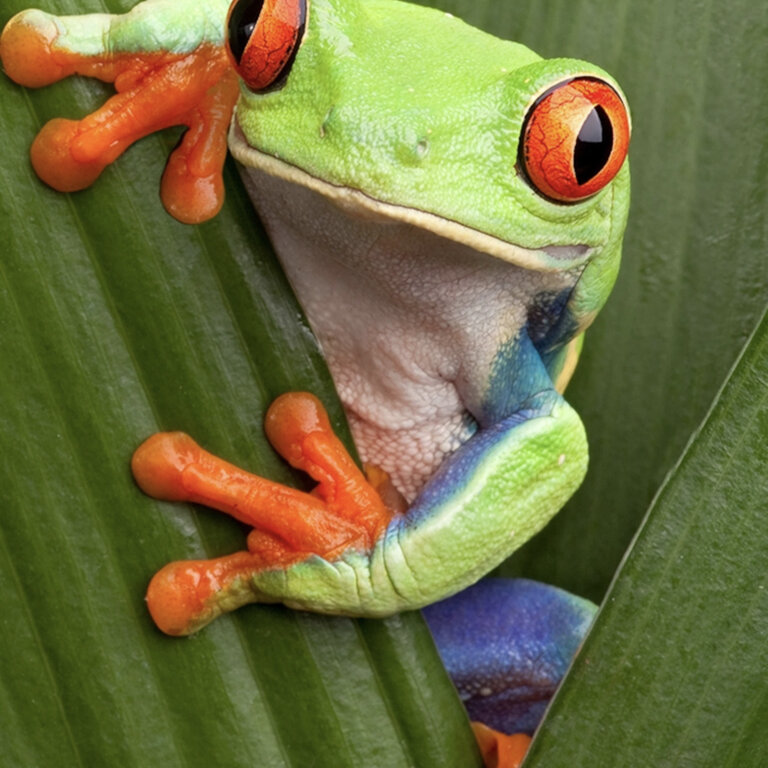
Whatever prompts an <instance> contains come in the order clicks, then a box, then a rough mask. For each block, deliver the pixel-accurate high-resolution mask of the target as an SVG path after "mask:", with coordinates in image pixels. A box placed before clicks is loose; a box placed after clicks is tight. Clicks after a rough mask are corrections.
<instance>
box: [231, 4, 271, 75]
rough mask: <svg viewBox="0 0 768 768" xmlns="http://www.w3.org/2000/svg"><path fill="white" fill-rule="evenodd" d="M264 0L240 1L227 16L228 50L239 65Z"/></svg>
mask: <svg viewBox="0 0 768 768" xmlns="http://www.w3.org/2000/svg"><path fill="white" fill-rule="evenodd" d="M263 7H264V0H240V2H239V3H237V5H235V7H234V8H233V9H232V13H231V14H230V16H229V29H228V32H229V50H230V51H232V55H233V56H234V57H235V61H236V62H237V63H238V64H239V63H240V61H241V59H242V58H243V52H244V51H245V46H246V45H248V41H249V40H250V39H251V35H252V34H253V30H254V29H255V28H256V24H257V23H258V21H259V16H261V10H262V8H263Z"/></svg>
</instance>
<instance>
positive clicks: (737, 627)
mask: <svg viewBox="0 0 768 768" xmlns="http://www.w3.org/2000/svg"><path fill="white" fill-rule="evenodd" d="M767 448H768V315H766V316H764V318H763V321H762V323H761V324H760V326H759V327H758V329H757V331H756V332H755V335H754V337H753V339H752V341H751V343H750V344H749V346H748V348H747V349H746V351H745V353H744V355H743V357H742V358H741V360H740V362H739V364H738V366H737V367H736V369H735V370H734V372H733V374H732V375H731V377H730V378H729V380H728V382H727V384H726V386H725V388H724V389H723V391H722V393H721V394H720V397H719V398H718V399H717V402H716V403H715V405H714V407H713V408H712V410H711V412H710V413H709V415H708V417H707V419H706V421H705V423H704V425H703V426H702V428H701V431H700V432H699V433H698V434H696V436H695V437H694V439H693V441H692V442H691V444H690V445H689V446H688V448H687V450H686V451H685V454H684V455H683V457H682V459H681V461H680V462H679V464H678V465H677V466H676V467H675V469H674V471H673V472H672V474H671V476H670V477H669V479H668V480H667V482H666V483H665V485H664V486H663V488H662V489H661V491H660V492H659V494H658V496H657V497H656V499H655V501H654V504H653V506H652V508H651V510H650V512H649V515H648V518H647V520H646V522H645V524H644V526H643V528H642V530H641V531H640V533H639V536H638V539H637V541H636V542H635V544H634V546H633V548H632V550H631V553H630V555H629V556H628V558H627V560H626V562H625V563H624V565H623V567H622V569H621V571H620V573H619V575H618V578H617V581H616V583H615V584H614V585H613V587H612V589H611V590H610V591H609V593H608V596H607V599H606V602H605V604H604V607H603V609H602V612H601V615H600V617H599V620H598V623H597V626H596V628H595V629H594V630H593V632H592V633H591V635H590V636H589V639H588V640H587V642H586V644H585V646H584V648H583V649H582V651H581V652H580V654H579V657H578V659H577V662H576V665H575V668H574V669H573V670H572V672H571V677H570V679H569V683H570V684H569V685H568V686H567V687H566V688H564V689H563V690H562V691H561V692H560V694H559V695H558V696H557V698H556V700H555V702H554V704H553V706H552V707H551V710H550V713H549V717H548V719H547V721H546V727H545V728H544V729H542V732H541V734H540V738H537V739H536V741H535V743H534V746H533V747H532V749H531V753H530V755H529V759H528V760H526V763H525V764H526V766H531V767H532V768H533V767H534V766H542V767H543V766H546V768H558V766H563V767H565V766H568V768H570V766H573V765H600V766H601V768H602V767H603V766H604V767H605V768H610V766H628V765H632V766H635V765H663V766H668V767H669V768H678V767H679V768H683V766H696V768H706V766H712V768H715V766H716V767H717V768H729V767H730V766H734V767H738V768H751V767H753V766H754V768H760V767H761V766H764V765H765V758H766V755H768V731H766V728H765V724H766V722H767V721H768V684H767V683H766V674H765V673H766V670H767V669H768V644H766V642H765V638H766V637H768V547H766V536H765V531H766V521H765V513H766V499H768V473H766V470H765V463H766V456H767V455H768V451H767V450H766V449H767ZM575 713H578V716H574V715H575Z"/></svg>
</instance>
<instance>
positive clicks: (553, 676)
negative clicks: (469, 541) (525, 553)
mask: <svg viewBox="0 0 768 768" xmlns="http://www.w3.org/2000/svg"><path fill="white" fill-rule="evenodd" d="M596 610H597V606H595V605H593V604H592V603H590V602H589V601H588V600H584V599H582V598H579V597H576V596H575V595H571V594H569V593H568V592H565V591H563V590H561V589H557V588H556V587H550V586H548V585H546V584H539V583H538V582H534V581H528V580H526V579H486V580H484V581H481V582H479V583H478V584H475V585H474V586H473V587H470V588H469V589H466V590H464V591H463V592H460V593H459V594H458V595H455V596H453V597H451V598H448V599H447V600H443V601H442V602H439V603H435V604H434V605H430V606H428V607H427V608H424V609H423V611H422V612H423V614H424V617H425V618H426V620H427V624H428V625H429V628H430V630H431V631H432V634H433V636H434V638H435V642H436V644H437V647H438V650H439V652H440V656H441V657H442V659H443V663H444V664H445V666H446V669H447V670H448V673H449V674H450V676H451V679H452V680H453V683H454V685H455V686H456V688H457V689H458V691H459V695H460V697H461V699H462V701H463V702H464V705H465V706H466V708H467V712H468V714H469V717H470V719H471V720H479V721H480V722H482V723H485V724H486V725H488V726H490V727H491V728H495V729H496V730H499V731H503V732H505V733H529V734H531V733H533V731H534V730H535V729H536V726H537V725H538V723H539V720H540V719H541V717H542V715H543V714H544V710H545V709H546V706H547V704H548V703H549V699H550V698H551V696H552V694H553V693H554V692H555V689H556V688H557V686H558V684H559V683H560V680H561V679H562V677H563V675H564V674H565V671H566V670H567V669H568V665H569V664H570V662H571V659H572V658H573V656H574V654H575V653H576V651H577V649H578V647H579V645H580V644H581V642H582V640H583V639H584V636H585V635H586V632H587V630H588V628H589V626H590V624H591V623H592V619H593V618H594V615H595V611H596Z"/></svg>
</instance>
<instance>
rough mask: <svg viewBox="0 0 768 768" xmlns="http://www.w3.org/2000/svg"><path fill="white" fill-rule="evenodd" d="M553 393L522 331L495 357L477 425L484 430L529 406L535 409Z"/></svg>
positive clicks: (529, 340) (524, 329)
mask: <svg viewBox="0 0 768 768" xmlns="http://www.w3.org/2000/svg"><path fill="white" fill-rule="evenodd" d="M552 389H553V384H552V379H551V377H550V375H549V372H548V371H547V369H546V367H545V366H544V363H543V362H542V359H541V355H540V354H539V351H538V350H537V349H536V347H535V346H534V344H533V342H532V341H531V338H530V336H529V335H528V330H527V328H523V329H521V331H520V332H519V333H518V335H517V336H516V337H515V338H514V339H512V340H511V341H509V342H507V343H506V344H505V345H504V346H502V347H501V349H500V350H499V352H498V354H497V355H496V359H495V360H494V362H493V366H492V368H491V372H490V375H489V377H488V388H487V390H486V394H485V398H484V399H483V404H482V407H481V413H480V414H479V417H478V422H479V423H480V426H481V427H486V426H488V425H490V424H496V423H497V422H499V421H502V420H503V419H506V418H507V417H509V416H511V415H512V414H515V413H519V412H520V411H522V410H524V409H526V408H528V407H531V405H533V407H534V408H536V406H537V405H538V404H536V402H535V401H536V399H537V396H539V395H541V394H542V393H545V392H547V391H548V390H550V391H551V390H552ZM538 407H541V406H540V405H539V406H538Z"/></svg>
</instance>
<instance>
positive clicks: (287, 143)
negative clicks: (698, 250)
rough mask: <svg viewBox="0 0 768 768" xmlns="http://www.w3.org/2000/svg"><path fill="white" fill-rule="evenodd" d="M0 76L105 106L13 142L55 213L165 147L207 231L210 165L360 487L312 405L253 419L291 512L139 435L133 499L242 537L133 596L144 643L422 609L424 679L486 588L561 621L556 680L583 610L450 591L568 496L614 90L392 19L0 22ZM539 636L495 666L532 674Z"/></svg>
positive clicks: (459, 31) (279, 2) (346, 7)
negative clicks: (174, 140)
mask: <svg viewBox="0 0 768 768" xmlns="http://www.w3.org/2000/svg"><path fill="white" fill-rule="evenodd" d="M0 57H2V61H3V66H4V69H5V71H6V73H7V74H8V75H9V76H10V77H11V78H12V79H14V80H16V81H17V82H19V83H20V84H22V85H26V86H29V87H38V86H42V85H47V84H49V83H51V82H54V81H56V80H59V79H61V78H63V77H67V76H69V75H72V74H80V75H86V76H92V77H98V78H100V79H102V80H105V81H108V82H114V84H115V88H116V91H117V93H116V95H115V96H113V97H112V98H111V99H109V100H108V101H107V102H106V104H105V105H104V106H102V107H101V108H100V109H98V110H97V111H96V112H94V113H93V114H92V115H89V116H86V117H85V118H83V119H81V120H65V119H61V118H59V119H55V120H53V121H51V122H49V123H48V124H46V125H45V126H44V127H43V129H42V130H41V131H40V133H39V134H38V136H37V137H36V139H35V140H34V142H33V144H32V147H31V149H30V158H31V162H32V165H33V167H34V168H35V170H36V172H37V173H38V175H39V176H40V178H41V179H42V180H43V181H45V182H46V183H47V184H49V185H50V186H52V187H54V188H55V189H58V190H61V191H64V192H73V191H77V190H79V189H83V188H85V187H87V186H90V185H91V184H93V183H95V182H96V180H97V178H98V176H99V175H100V174H101V173H102V172H103V170H104V169H105V168H106V167H107V166H108V165H109V164H110V163H112V162H114V161H115V160H116V159H117V158H118V157H119V156H120V155H121V154H122V153H123V152H125V151H126V150H127V148H128V147H129V146H130V145H131V144H132V143H133V142H134V141H136V140H137V139H139V138H141V137H142V136H144V135H146V134H148V133H151V132H153V131H156V130H160V129H162V128H165V127H167V126H170V125H185V126H187V128H188V130H187V131H186V133H185V134H184V136H183V138H182V140H181V142H180V144H179V146H178V147H177V148H176V149H175V150H174V151H173V153H172V154H171V156H170V158H169V161H168V164H167V166H166V169H165V171H164V173H163V177H162V180H161V185H160V188H161V199H162V202H163V204H164V206H165V207H166V209H167V210H168V212H169V213H170V214H171V215H173V216H175V217H176V218H178V219H179V220H180V221H183V222H186V223H190V224H194V223H198V222H201V221H204V220H206V219H208V218H210V217H211V216H214V215H215V214H216V213H217V211H218V210H219V209H220V207H221V205H222V202H223V198H224V194H225V191H224V188H223V182H222V177H221V169H222V165H223V163H224V159H225V156H226V152H227V148H228V149H229V151H230V152H231V153H232V155H234V157H235V158H236V160H237V161H238V162H239V164H240V169H241V174H242V177H243V180H244V183H245V186H246V188H247V190H248V193H249V195H250V196H251V199H252V200H253V202H254V205H255V208H256V210H257V211H258V214H259V217H260V218H261V220H262V222H263V224H264V226H265V228H266V230H267V232H268V234H269V236H270V239H271V241H272V244H273V246H274V248H275V251H276V253H277V255H278V258H279V260H280V262H281V264H282V266H283V269H284V270H285V272H286V274H287V276H288V278H289V281H290V283H291V286H292V287H293V290H294V291H295V293H296V296H297V298H298V300H299V302H300V304H301V306H302V308H303V309H304V311H305V313H306V316H307V318H308V320H309V323H310V325H311V327H312V330H313V332H314V333H315V335H316V336H317V338H318V340H319V343H320V346H321V348H322V351H323V353H324V356H325V358H326V360H327V363H328V367H329V370H330V372H331V375H332V377H333V380H334V383H335V386H336V388H337V391H338V393H339V396H340V399H341V402H342V404H343V406H344V409H345V412H346V415H347V418H348V421H349V424H350V427H351V430H352V434H353V436H354V440H355V444H356V446H357V450H358V452H359V455H360V458H361V459H362V462H363V467H362V468H361V467H360V465H359V464H358V462H357V461H356V460H355V459H354V458H353V457H352V456H351V455H350V453H349V452H348V450H347V449H346V448H345V446H344V445H343V444H342V442H341V441H340V440H339V438H338V437H337V436H336V435H335V433H334V432H333V430H332V428H331V425H330V421H329V418H328V415H327V413H326V411H325V409H324V407H323V404H322V403H321V402H320V401H319V400H318V399H317V398H316V397H314V395H312V394H311V393H297V392H288V393H285V394H283V395H281V396H280V397H279V398H278V399H277V400H276V401H275V402H274V403H273V404H272V405H271V406H270V408H269V410H268V411H267V413H266V417H265V431H266V434H267V437H268V438H269V440H270V442H271V443H272V445H273V447H274V448H275V450H276V451H277V452H278V453H279V454H280V455H281V456H282V457H283V458H284V459H285V460H286V461H287V462H288V463H289V464H291V465H292V466H293V467H295V468H297V469H299V470H301V471H303V472H305V473H307V474H308V475H309V477H310V478H311V479H312V480H313V481H314V482H315V483H316V486H315V488H314V489H313V490H312V492H310V493H306V492H303V491H300V490H296V489H293V488H288V487H285V486H282V485H280V484H278V483H275V482H272V481H270V480H269V479H267V478H263V477H260V476H259V475H258V474H254V473H252V472H249V471H246V470H244V469H241V468H239V467H236V466H234V465H232V464H230V463H229V462H227V461H226V460H224V459H222V458H220V457H217V456H214V455H212V454H210V453H209V452H207V451H206V450H205V449H204V448H202V447H201V446H199V445H198V444H197V443H196V442H195V441H194V439H193V438H192V437H190V436H188V435H186V434H183V433H179V432H163V433H158V434H156V435H152V436H150V437H149V438H148V439H147V440H146V441H145V442H144V443H143V444H142V445H141V446H139V448H138V449H137V450H136V452H135V453H134V455H133V459H132V470H133V474H134V477H135V478H136V481H137V483H138V485H139V486H140V488H141V489H142V490H143V491H144V492H145V493H147V494H149V495H150V496H153V497H155V498H158V499H163V500H167V501H186V502H193V503H197V504H202V505H205V506H207V507H211V508H213V509H217V510H220V511H222V512H224V513H226V514H229V515H231V516H233V517H235V518H236V519H238V520H240V521H242V522H245V523H248V524H249V525H251V526H252V528H253V530H252V532H251V533H250V534H249V536H248V541H247V547H246V549H244V550H242V551H240V552H237V553H234V554H232V555H228V556H224V557H219V558H215V559H207V560H194V561H179V562H175V563H170V564H169V565H167V566H165V567H164V568H163V569H161V571H159V572H158V573H157V574H156V575H155V576H154V578H153V579H152V580H151V582H150V585H149V588H148V592H147V604H148V607H149V610H150V613H151V614H152V617H153V619H154V621H155V622H156V624H157V626H158V627H159V628H160V629H161V630H162V631H163V632H165V633H167V634H169V635H186V634H190V633H192V632H196V631H198V630H200V629H201V628H202V627H203V626H205V625H206V624H207V623H209V622H210V621H212V620H213V619H215V618H216V617H217V616H219V615H221V614H222V613H224V612H228V611H231V610H234V609H236V608H239V607H241V606H243V605H245V604H247V603H252V602H262V603H284V604H285V605H287V606H289V607H291V608H295V609H300V610H308V611H314V612H319V613H326V614H334V615H346V616H368V617H385V616H389V615H392V614H394V613H397V612H400V611H404V610H414V609H419V608H423V607H425V606H430V605H431V604H435V603H437V604H438V606H443V607H442V608H432V609H430V608H428V609H427V610H426V615H427V617H428V621H431V623H432V626H433V627H435V628H436V635H437V634H446V633H447V635H449V636H448V637H446V638H444V640H443V645H442V648H443V649H444V658H445V659H446V660H447V663H448V662H450V660H451V658H454V659H455V658H458V657H459V656H460V655H461V654H459V653H458V652H456V648H457V647H458V645H457V643H459V642H460V641H459V640H458V639H457V637H456V636H455V635H457V634H461V632H459V631H458V630H456V631H454V633H453V634H454V636H453V637H451V636H450V635H451V632H450V627H451V626H453V627H454V628H455V627H463V626H466V625H467V624H472V623H473V622H475V621H476V620H477V616H478V613H477V612H475V613H472V610H473V609H472V607H471V606H472V605H474V606H477V605H479V606H480V607H481V608H480V613H483V612H485V611H486V609H487V608H488V606H491V605H494V604H498V603H499V602H500V600H502V598H500V593H499V592H498V589H501V590H502V592H503V593H504V594H509V590H510V589H512V590H514V589H517V590H521V589H522V592H521V593H520V594H522V595H523V596H522V598H520V599H521V600H522V602H523V603H524V604H525V605H527V606H528V605H533V606H534V607H533V613H536V610H538V608H540V607H542V606H544V604H545V603H546V604H547V605H549V604H550V603H551V604H552V605H553V606H554V607H553V608H552V613H551V614H548V615H551V616H552V617H553V618H552V622H553V624H557V625H558V626H560V625H559V624H558V621H560V620H561V619H563V617H564V616H565V617H566V618H565V619H563V621H564V624H565V625H567V629H568V633H569V637H570V638H571V640H570V641H569V642H570V645H569V651H568V654H572V653H573V652H574V651H575V648H576V647H577V646H578V643H579V642H580V639H581V638H582V637H583V634H584V632H585V631H586V626H588V623H589V620H591V617H592V615H593V613H594V609H593V608H592V607H590V606H589V605H587V604H586V602H585V601H581V600H580V599H579V598H576V597H575V596H569V595H567V593H562V594H561V593H560V592H559V591H554V592H553V591H551V590H547V589H545V590H544V591H543V592H541V593H539V592H538V591H537V590H536V589H533V590H528V589H527V588H526V587H521V586H520V584H519V583H518V584H517V586H514V584H513V586H512V587H501V588H496V587H494V588H492V589H490V590H488V591H483V589H484V588H483V587H473V586H472V585H475V584H476V583H477V582H478V580H479V579H481V578H482V577H483V576H484V575H486V574H487V573H488V572H490V571H491V570H493V569H494V568H495V567H496V566H498V565H499V564H500V563H502V562H503V561H505V560H506V559H507V558H508V557H509V556H510V555H512V554H513V553H514V552H515V551H516V550H517V549H518V548H519V547H520V546H522V545H523V544H524V543H525V542H526V541H528V540H529V539H530V538H531V537H532V536H534V535H535V534H536V533H537V532H538V531H540V530H541V529H542V528H543V527H544V526H545V525H546V524H547V523H548V522H549V520H550V519H551V518H552V517H553V516H554V515H555V514H556V513H557V512H558V511H559V510H560V508H561V507H562V506H563V505H564V504H565V502H566V501H567V500H568V499H569V498H570V497H571V496H572V494H573V493H574V492H575V491H576V489H577V488H578V487H579V485H580V484H581V482H582V480H583V478H584V475H585V473H586V468H587V462H588V447H587V441H586V434H585V430H584V427H583V424H582V422H581V420H580V418H579V417H578V415H577V413H576V412H575V410H574V409H573V408H572V407H571V406H570V405H569V404H568V402H567V401H566V399H565V397H564V394H563V393H564V390H565V387H566V385H567V383H568V381H569V379H570V377H571V375H572V373H573V371H574V369H575V367H576V363H577V361H578V358H579V355H580V352H581V348H582V344H583V339H584V333H585V331H586V330H587V328H588V327H589V326H590V325H591V323H592V322H593V321H594V319H595V317H596V315H597V314H598V312H599V311H600V309H601V308H602V307H603V305H604V304H605V302H606V300H607V299H608V296H609V294H610V292H611V289H612V287H613V285H614V282H615V280H616V277H617V273H618V268H619V263H620V259H621V246H622V238H623V232H624V228H625V224H626V219H627V214H628V207H629V162H628V159H627V152H628V144H629V139H630V133H631V123H630V116H629V109H628V106H627V101H626V97H625V96H624V94H623V92H622V90H621V88H620V86H619V85H618V83H617V82H616V81H615V80H614V79H613V78H612V77H611V76H610V75H609V74H608V73H607V72H604V71H603V70H602V69H601V68H599V67H596V66H594V65H592V64H589V63H587V62H585V61H581V60H578V59H566V58H556V59H543V58H541V57H540V56H538V55H537V54H536V53H534V52H533V51H531V50H530V49H528V48H527V47H525V46H523V45H522V44H520V43H516V42H511V41H506V40H500V39H498V38H496V37H494V36H492V35H490V34H488V33H486V32H483V31H480V30H478V29H475V28H473V27H471V26H469V25H467V24H465V23H464V22H462V21H461V20H459V19H458V18H455V17H454V16H452V15H451V14H448V13H443V12H441V11H439V10H436V9H433V8H427V7H423V6H420V5H415V4H411V3H405V2H400V0H234V2H233V3H232V4H231V6H230V4H229V0H194V1H193V0H144V1H143V2H141V3H139V4H138V5H136V6H135V7H134V8H133V9H132V10H131V11H129V12H128V13H126V14H123V15H109V14H87V15H82V16H69V17H57V16H52V15H50V14H48V13H46V12H44V11H40V10H28V11H24V12H22V13H21V14H18V15H17V16H15V17H14V18H13V19H11V20H10V21H9V22H8V24H7V25H6V27H5V29H4V31H3V33H2V37H1V38H0ZM468 588H472V589H479V590H480V592H477V593H473V594H475V595H476V598H475V599H474V600H473V601H470V604H469V607H468V604H467V601H466V599H463V602H461V603H460V604H459V603H457V602H452V601H456V600H457V598H453V597H451V596H453V595H456V594H457V593H462V591H464V590H467V589H468ZM552 589H554V588H552ZM505 590H506V591H505ZM463 594H467V593H466V592H464V593H463ZM515 600H517V598H514V599H513V601H512V602H515ZM452 606H454V607H452ZM542 610H544V609H543V608H542ZM547 610H549V609H547ZM445 611H447V613H445ZM466 611H470V613H469V614H467V613H466ZM459 613H461V615H462V616H463V618H462V619H461V620H455V617H456V616H457V615H458V614H459ZM430 616H431V617H432V618H431V619H430ZM441 616H442V617H443V618H441ZM446 616H447V617H448V618H447V619H446V618H445V617H446ZM440 625H442V626H443V628H449V629H446V630H445V632H443V631H442V630H439V626H440ZM438 630H439V631H438ZM564 631H565V630H563V631H560V630H559V629H558V630H557V631H554V632H553V633H552V634H553V635H558V634H559V635H562V634H563V632H564ZM537 633H540V630H536V632H534V634H533V635H532V636H526V637H519V638H514V639H513V640H512V641H511V642H513V643H516V644H517V646H518V647H520V648H522V649H524V650H527V651H528V652H529V653H528V657H526V658H530V657H534V656H536V655H537V653H539V649H540V647H541V644H540V643H539V637H540V634H537ZM479 653H480V654H482V651H479ZM513 655H514V654H513ZM523 656H525V654H523ZM527 663H528V662H527V661H523V662H520V664H521V665H522V666H525V665H526V664H527ZM478 666H479V667H484V666H488V664H487V663H485V661H483V660H481V661H480V662H478ZM449 667H450V664H449ZM560 674H562V670H561V672H558V675H560ZM466 687H467V690H469V689H472V688H477V687H478V686H477V685H474V684H467V686H466ZM486 688H487V686H480V690H481V692H483V693H484V692H485V690H486ZM467 695H468V696H469V694H467ZM531 727H533V726H531ZM530 729H531V728H526V730H530ZM506 730H508V731H509V730H510V728H507V729H506ZM512 730H514V728H512ZM479 738H480V737H479ZM483 738H485V737H482V738H480V740H481V744H482V743H483ZM485 743H486V745H487V744H488V743H489V742H488V741H487V739H486V742H485ZM488 749H489V750H491V751H493V750H498V749H499V747H498V744H497V742H493V743H492V744H491V745H490V746H488ZM494 759H495V758H494ZM508 764H509V765H512V764H514V763H513V762H510V763H508Z"/></svg>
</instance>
